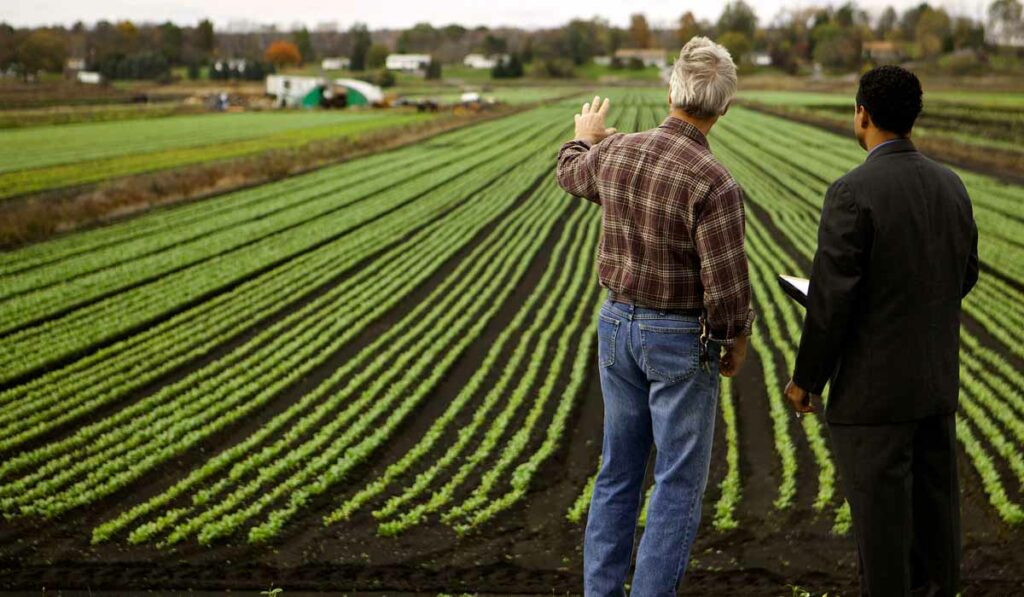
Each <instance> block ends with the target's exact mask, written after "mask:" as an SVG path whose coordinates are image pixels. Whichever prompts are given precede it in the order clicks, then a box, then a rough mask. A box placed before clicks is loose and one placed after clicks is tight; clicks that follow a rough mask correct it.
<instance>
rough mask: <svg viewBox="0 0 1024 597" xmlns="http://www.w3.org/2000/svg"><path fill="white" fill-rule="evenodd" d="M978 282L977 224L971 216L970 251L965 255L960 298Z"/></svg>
mask: <svg viewBox="0 0 1024 597" xmlns="http://www.w3.org/2000/svg"><path fill="white" fill-rule="evenodd" d="M977 282H978V224H977V222H975V221H974V217H973V216H972V217H971V252H970V254H969V255H968V256H967V271H966V273H965V274H964V286H963V290H962V291H961V293H960V298H964V297H966V296H967V293H969V292H970V291H971V289H972V288H974V285H975V284H977Z"/></svg>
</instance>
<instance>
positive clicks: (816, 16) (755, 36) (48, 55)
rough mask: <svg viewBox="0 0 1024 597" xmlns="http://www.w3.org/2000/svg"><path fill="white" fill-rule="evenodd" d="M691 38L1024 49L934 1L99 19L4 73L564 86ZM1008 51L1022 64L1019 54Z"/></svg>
mask: <svg viewBox="0 0 1024 597" xmlns="http://www.w3.org/2000/svg"><path fill="white" fill-rule="evenodd" d="M986 32H988V35H986ZM694 35H709V36H712V37H713V38H714V39H716V40H717V41H719V42H720V43H722V44H723V45H725V46H726V47H727V48H728V49H729V50H730V52H731V53H732V54H733V56H734V57H735V58H736V59H737V60H738V61H739V62H740V63H741V64H745V63H749V62H750V61H751V60H752V58H754V57H756V56H767V57H769V58H770V60H771V62H772V64H773V65H774V66H775V67H777V68H780V69H782V70H785V71H787V72H791V73H798V72H803V71H806V70H808V69H809V68H811V67H812V66H814V65H820V67H822V68H824V69H828V70H833V71H844V72H849V71H852V70H857V69H860V68H862V67H864V66H865V65H866V64H870V63H871V62H873V61H876V60H878V59H879V58H878V53H877V52H872V51H866V48H868V47H869V46H867V45H866V44H869V43H870V42H878V41H885V42H891V43H890V44H888V45H887V46H886V47H889V48H892V49H891V53H892V54H894V55H898V56H899V58H900V59H908V60H918V61H923V62H939V61H942V60H946V59H948V58H949V57H950V56H951V55H959V56H964V55H967V56H972V57H975V58H977V57H980V59H982V60H983V59H984V57H985V56H986V55H987V54H990V53H993V52H995V51H996V50H997V49H998V46H1000V45H1014V44H1020V43H1024V41H1022V40H1024V19H1022V5H1021V0H993V1H992V2H991V4H990V5H989V6H988V10H987V14H986V19H985V20H984V21H978V20H974V19H971V18H969V17H966V16H957V15H951V14H949V13H948V12H947V11H946V10H945V9H944V8H942V7H939V6H932V5H930V4H929V3H927V2H922V3H921V4H919V5H916V6H913V7H910V8H908V9H906V10H904V11H902V12H899V11H897V10H896V9H894V8H893V7H889V8H887V9H885V10H884V11H882V12H881V13H880V14H878V15H877V16H874V17H872V16H871V15H869V13H868V12H866V11H865V10H863V9H861V8H859V7H858V6H857V5H856V4H855V3H853V2H849V3H846V4H843V5H841V6H838V7H831V6H820V7H806V8H799V9H792V10H788V11H784V12H783V13H782V14H780V15H777V16H776V17H775V18H774V19H772V20H771V21H770V22H768V23H764V22H763V21H762V19H761V18H760V17H759V15H757V13H756V12H755V10H754V8H753V7H752V6H751V5H750V4H748V3H747V2H745V0H732V1H730V2H728V3H727V4H726V5H725V6H724V8H723V10H722V13H721V14H720V16H719V17H718V19H717V20H715V21H709V20H703V19H697V18H696V17H695V16H694V15H693V13H692V12H685V13H684V14H682V15H681V16H680V17H679V18H678V20H677V21H676V22H675V23H673V26H672V27H652V26H651V25H650V24H649V23H648V21H647V19H646V17H645V16H644V15H643V14H639V13H638V14H634V15H632V17H631V18H630V22H629V24H628V26H626V27H618V26H615V25H613V24H611V23H610V22H608V21H607V20H605V19H601V18H592V19H573V20H571V21H569V22H568V23H566V24H565V25H564V26H561V27H555V28H548V29H540V30H525V29H519V28H496V29H491V28H487V27H482V26H481V27H474V28H467V27H464V26H462V25H458V24H449V25H444V26H434V25H431V24H429V23H419V24H416V25H414V26H413V27H410V28H408V29H403V30H387V29H381V30H370V29H369V27H368V26H367V25H366V24H363V23H355V24H353V25H352V26H351V27H349V28H348V29H346V30H337V29H333V28H331V29H317V30H314V31H310V30H309V29H307V28H305V27H303V28H299V29H296V30H293V31H279V30H277V29H276V28H274V27H266V28H262V29H259V30H255V31H246V32H236V31H215V30H214V26H213V24H212V23H211V22H210V21H209V20H203V21H200V22H199V23H197V24H195V25H192V26H179V25H177V24H175V23H172V22H165V23H162V24H149V23H143V24H135V23H132V22H130V21H119V22H109V21H99V22H97V23H95V24H94V25H92V26H87V25H85V24H84V23H81V22H79V23H76V24H74V25H73V26H71V27H40V28H15V27H13V26H11V25H8V24H5V23H0V72H7V73H16V74H19V75H22V76H25V77H28V76H31V75H34V74H35V73H38V72H40V71H49V72H60V71H61V70H62V69H63V68H64V67H65V64H66V61H67V59H68V58H69V57H71V58H77V59H81V60H83V61H84V62H85V65H86V68H88V69H90V70H98V71H100V72H101V73H102V74H104V75H105V76H107V77H108V78H111V79H132V78H153V79H159V78H161V77H167V76H168V75H169V72H170V69H171V68H173V67H177V66H184V67H187V72H189V74H190V75H198V72H199V68H200V66H208V65H211V64H213V63H214V61H217V60H218V59H225V58H233V59H245V60H246V61H247V63H248V64H250V65H255V66H253V67H252V69H251V70H249V73H252V72H257V73H260V74H262V73H264V72H269V71H270V70H271V69H273V68H274V66H277V67H280V66H285V65H293V64H303V63H309V62H313V61H316V60H318V59H319V58H323V57H347V58H348V59H349V61H350V69H351V70H354V71H363V70H373V69H379V68H380V67H382V66H383V64H384V60H385V58H386V57H387V55H388V54H389V53H393V52H397V53H423V54H429V55H430V56H431V57H432V60H431V64H432V68H433V69H435V71H436V69H438V68H440V64H442V63H456V62H459V61H461V59H462V58H463V57H464V56H465V55H466V54H468V53H471V52H478V53H482V54H485V55H491V56H501V57H502V59H501V61H500V62H499V64H498V66H496V67H495V69H494V70H493V74H494V76H495V77H508V76H513V77H514V76H521V75H523V74H530V75H533V76H552V77H559V76H573V74H574V73H575V70H576V69H577V68H579V67H581V66H583V65H585V64H587V63H589V62H591V61H592V60H593V59H594V58H595V57H597V56H613V55H614V54H615V52H616V51H617V50H619V49H623V48H646V49H652V48H661V49H664V51H665V52H666V56H667V57H668V58H671V57H672V56H673V55H674V54H675V52H677V51H678V48H679V47H680V46H681V45H682V44H683V43H685V42H686V41H687V40H689V39H690V38H691V37H693V36H694ZM870 47H871V48H877V47H878V44H874V45H872V46H870ZM1003 52H1004V53H1005V50H1003ZM1009 53H1010V54H1014V55H1017V56H1019V53H1020V49H1019V48H1017V49H1013V50H1011V51H1010V52H1009ZM890 59H891V58H890ZM435 64H436V66H435ZM613 66H620V64H619V63H618V62H613ZM212 72H213V71H211V73H212ZM221 72H222V71H221Z"/></svg>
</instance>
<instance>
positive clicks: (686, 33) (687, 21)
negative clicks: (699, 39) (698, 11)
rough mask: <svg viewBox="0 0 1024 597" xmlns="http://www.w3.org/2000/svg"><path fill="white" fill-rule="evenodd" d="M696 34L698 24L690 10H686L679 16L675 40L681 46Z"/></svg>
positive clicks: (697, 32)
mask: <svg viewBox="0 0 1024 597" xmlns="http://www.w3.org/2000/svg"><path fill="white" fill-rule="evenodd" d="M697 35H700V25H699V24H697V18H696V17H694V16H693V13H692V12H690V11H686V14H684V15H683V16H681V17H679V28H678V29H676V40H677V41H678V42H679V45H680V47H681V46H684V45H686V42H688V41H690V40H691V39H693V38H694V37H695V36H697Z"/></svg>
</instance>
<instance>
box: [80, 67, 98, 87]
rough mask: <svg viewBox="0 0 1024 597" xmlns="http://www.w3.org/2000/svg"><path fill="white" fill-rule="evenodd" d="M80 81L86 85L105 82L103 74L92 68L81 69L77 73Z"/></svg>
mask: <svg viewBox="0 0 1024 597" xmlns="http://www.w3.org/2000/svg"><path fill="white" fill-rule="evenodd" d="M75 76H76V78H77V79H78V82H79V83H85V84H86V85H99V84H100V83H102V82H103V75H101V74H99V73H98V72H96V71H92V70H80V71H78V72H77V73H76V74H75Z"/></svg>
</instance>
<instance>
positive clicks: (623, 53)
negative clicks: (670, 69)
mask: <svg viewBox="0 0 1024 597" xmlns="http://www.w3.org/2000/svg"><path fill="white" fill-rule="evenodd" d="M615 57H616V58H618V59H619V60H621V61H622V62H623V63H628V62H629V61H630V60H631V59H633V58H636V59H639V60H640V61H641V62H642V63H643V65H644V66H656V67H658V68H663V67H665V66H667V65H668V54H667V53H666V51H665V50H663V49H660V48H622V49H620V50H616V51H615Z"/></svg>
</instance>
